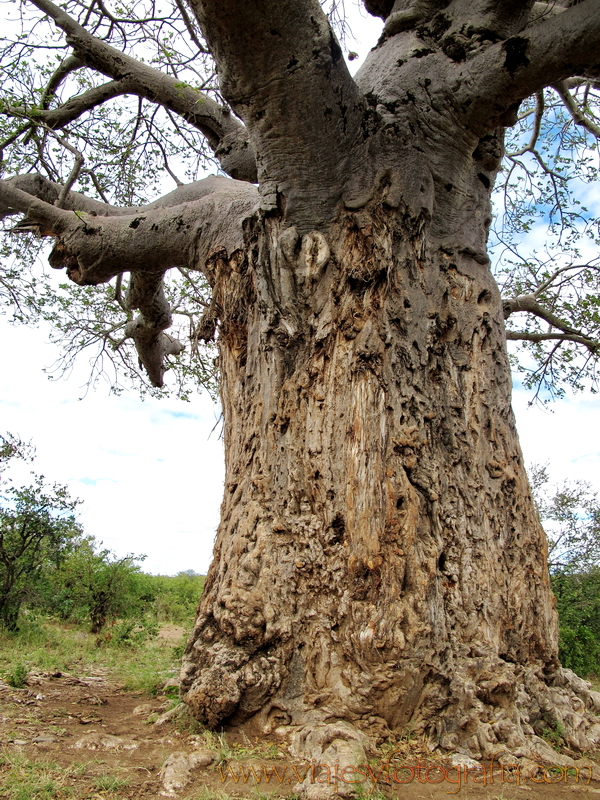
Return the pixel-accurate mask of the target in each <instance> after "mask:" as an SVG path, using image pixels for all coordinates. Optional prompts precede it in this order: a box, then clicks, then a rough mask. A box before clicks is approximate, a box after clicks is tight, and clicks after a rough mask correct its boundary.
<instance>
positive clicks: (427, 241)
mask: <svg viewBox="0 0 600 800" xmlns="http://www.w3.org/2000/svg"><path fill="white" fill-rule="evenodd" d="M35 3H36V5H38V6H39V7H40V8H42V9H43V10H44V11H45V12H46V13H49V14H52V15H53V17H54V18H55V19H56V20H57V24H58V25H60V26H61V27H62V28H63V29H64V30H65V31H66V32H67V33H68V36H69V37H70V41H71V42H73V43H74V44H73V47H74V48H75V50H76V52H77V54H78V55H79V57H81V58H85V59H87V60H88V62H90V63H93V64H94V65H96V66H97V68H99V69H102V70H103V71H104V72H106V74H109V75H111V76H113V77H116V78H119V79H121V78H122V76H121V72H123V71H127V70H129V71H130V72H131V76H130V78H129V79H130V80H134V79H135V80H137V81H138V83H140V87H141V88H139V92H140V93H142V92H146V93H148V91H149V89H148V86H149V83H148V81H149V78H148V76H147V75H146V73H147V72H148V70H142V71H141V73H140V75H138V76H137V78H136V75H135V67H134V66H132V64H130V63H129V61H127V60H125V61H124V62H123V63H122V64H121V63H120V62H114V63H113V61H111V58H109V56H110V53H108V54H107V53H106V52H105V51H104V50H102V48H99V46H98V44H97V41H96V42H92V43H90V42H89V41H88V40H87V39H86V38H85V36H84V35H83V34H82V33H81V30H80V29H79V28H78V27H77V26H74V25H73V24H71V22H69V19H68V18H67V17H66V14H65V13H63V12H62V11H61V10H60V9H57V7H55V6H53V4H52V3H51V2H50V0H35ZM193 5H194V9H195V13H196V16H197V18H198V20H199V22H200V24H201V25H202V27H203V31H204V33H205V36H206V40H207V42H208V44H209V46H210V49H211V52H212V53H213V55H214V57H215V60H216V65H217V69H218V72H219V75H220V80H221V88H222V91H223V94H224V96H225V97H226V99H227V100H228V102H229V103H230V105H231V107H232V109H233V110H234V111H235V112H236V114H237V115H238V116H239V117H240V118H241V119H242V120H243V121H244V123H245V126H246V127H245V128H242V126H241V124H238V123H237V122H234V121H233V118H231V120H230V119H229V117H228V115H227V114H225V115H223V114H221V113H220V112H219V114H217V112H216V111H214V109H212V110H211V107H210V105H209V104H206V106H205V107H204V106H203V115H202V119H201V121H200V122H198V125H200V124H201V125H202V126H204V127H206V129H207V130H209V131H212V133H211V136H213V137H214V138H215V147H216V153H217V155H220V157H222V164H227V163H229V162H228V159H229V161H231V163H232V164H235V169H234V168H233V167H232V168H231V173H232V174H238V175H239V176H240V177H246V178H250V179H251V180H252V179H254V177H256V176H257V177H258V188H255V187H254V186H252V185H251V184H250V183H249V182H248V183H241V182H239V181H232V180H228V179H225V178H212V179H210V180H208V181H205V182H202V183H201V184H197V185H196V186H194V187H192V188H188V189H186V188H185V187H184V188H182V189H180V190H177V192H175V193H173V195H172V196H171V197H170V198H169V197H167V198H165V199H164V200H163V201H162V202H160V201H159V202H157V203H154V204H151V205H150V206H147V207H145V208H142V209H131V210H129V211H127V212H126V213H125V214H124V213H122V211H120V210H117V209H114V208H112V207H108V206H106V207H104V208H103V209H100V208H98V207H97V206H99V205H101V204H95V205H93V207H92V206H90V203H89V201H86V200H85V199H84V198H81V196H77V195H75V194H74V193H71V194H70V195H68V196H67V197H66V198H65V208H64V209H59V208H56V206H55V205H50V203H51V202H52V198H53V197H55V196H56V195H57V189H56V186H54V185H52V184H49V183H48V182H46V184H44V185H43V186H42V185H40V186H38V187H37V188H36V187H35V186H33V179H32V178H31V177H30V176H21V177H20V178H18V179H17V178H15V179H14V180H13V181H11V182H2V184H0V200H2V201H3V202H4V203H6V204H7V208H8V209H9V211H8V213H10V210H11V209H13V210H14V209H16V208H19V209H20V210H22V211H26V212H27V213H28V215H29V216H30V217H31V218H32V219H34V220H36V221H39V222H40V223H44V224H45V225H50V226H51V227H53V229H54V231H55V232H56V233H57V235H59V237H60V238H59V243H58V245H57V247H56V248H55V254H54V258H55V260H56V259H59V260H61V263H63V262H64V264H65V265H66V266H67V269H68V270H69V274H70V276H71V277H72V278H73V279H74V280H76V282H78V283H81V284H85V283H98V282H102V281H106V280H108V279H110V278H111V277H112V276H114V275H117V274H118V273H119V272H120V271H121V270H122V269H123V264H124V263H127V265H128V269H130V270H131V272H132V275H133V278H132V281H131V287H130V291H129V296H128V299H127V303H128V304H129V307H130V308H139V309H140V317H139V318H138V321H137V322H136V323H135V325H133V327H132V329H131V331H130V335H131V336H132V337H133V338H134V339H135V341H136V345H137V347H138V350H139V352H140V355H141V358H142V361H143V363H144V365H145V366H146V368H147V370H148V372H149V374H150V376H151V378H152V380H153V381H154V382H155V383H157V384H160V383H161V382H162V374H163V371H164V369H163V360H164V354H165V353H175V352H178V344H177V343H175V342H173V341H172V340H170V339H169V337H168V336H166V334H164V333H163V331H164V329H165V328H166V327H167V326H168V324H169V321H170V309H169V307H168V304H167V303H166V300H165V298H164V295H163V294H162V289H161V280H162V274H163V273H164V271H165V270H166V269H168V268H169V267H172V266H176V265H181V264H183V265H185V266H187V267H188V268H194V269H199V270H202V271H204V273H205V274H206V275H207V277H208V279H209V281H210V283H211V285H212V288H213V299H212V303H211V306H210V308H209V309H208V310H207V311H206V313H205V316H204V319H203V322H202V325H201V331H200V332H201V333H202V335H204V336H206V337H209V336H210V335H211V334H212V333H214V331H215V330H216V329H217V328H218V334H219V346H220V371H221V381H222V387H221V388H222V402H223V415H224V436H225V449H226V485H225V498H224V500H223V506H222V520H221V524H220V527H219V531H218V537H217V542H216V547H215V559H214V561H213V564H212V566H211V569H210V573H209V576H208V579H207V582H206V587H205V592H204V595H203V598H202V601H201V605H200V608H199V614H198V618H197V621H196V625H195V628H194V632H193V635H192V637H191V640H190V643H189V645H188V648H187V650H186V653H185V657H184V667H183V672H182V692H183V697H184V699H185V701H186V702H187V703H188V705H189V707H190V708H191V710H192V712H193V714H194V715H195V716H196V717H197V718H198V719H199V720H201V721H203V722H205V723H207V724H209V725H211V726H219V725H221V724H224V723H229V724H239V725H244V726H246V727H247V728H248V729H249V730H259V731H262V732H273V731H276V732H280V733H285V734H287V735H289V736H290V737H291V739H292V742H293V747H294V752H296V753H298V754H302V755H305V756H306V755H308V756H314V757H318V758H321V759H323V760H325V762H326V763H327V761H328V760H330V761H331V760H334V761H335V760H337V761H339V762H348V763H350V762H351V761H352V760H353V759H357V758H362V757H364V753H363V752H362V748H363V747H364V746H365V745H366V744H367V743H368V741H369V740H373V739H377V738H381V737H385V736H388V735H390V734H393V733H394V732H398V731H402V730H404V729H405V728H406V726H410V728H411V729H412V730H413V731H416V732H420V733H427V734H429V735H430V737H431V742H432V747H435V746H439V747H441V748H443V749H445V750H459V751H462V752H463V753H467V754H471V755H474V756H477V757H491V756H492V755H494V754H497V753H498V752H500V751H503V752H504V755H503V756H501V757H500V760H505V761H506V760H507V761H509V762H512V760H513V759H514V758H523V759H535V760H539V759H542V760H545V761H549V762H550V763H553V762H556V760H557V759H558V758H559V756H558V755H557V754H555V753H553V751H552V750H550V748H549V747H548V746H547V745H546V744H545V743H544V742H543V740H542V739H541V738H540V737H539V734H540V733H541V732H542V731H543V730H544V729H546V728H550V729H552V728H554V727H555V725H556V723H560V725H561V726H562V728H561V730H563V731H564V734H563V735H564V737H565V739H566V741H567V742H568V744H569V745H570V746H571V748H573V749H574V750H586V749H590V748H592V747H594V746H595V744H597V742H598V741H599V740H600V725H598V724H595V723H594V718H593V717H592V716H591V713H592V712H593V711H594V710H600V697H599V696H598V695H595V694H594V693H592V692H590V691H589V690H588V688H587V686H586V684H585V683H584V682H583V681H580V680H579V679H577V678H576V677H575V676H574V675H573V674H572V673H570V672H569V671H566V670H563V669H561V668H560V665H559V663H558V658H557V620H556V614H555V611H554V601H553V598H552V594H551V591H550V586H549V579H548V572H547V566H546V556H547V553H546V543H545V537H544V533H543V531H542V529H541V526H540V523H539V520H538V519H537V516H536V512H535V509H534V507H533V503H532V499H531V494H530V491H529V488H528V484H527V478H526V474H525V470H524V465H523V459H522V455H521V453H520V450H519V445H518V440H517V435H516V432H515V426H514V419H513V415H512V411H511V407H510V386H511V382H510V372H509V366H508V361H507V355H506V349H505V339H506V336H505V331H504V324H503V309H502V303H501V299H500V296H499V292H498V289H497V286H496V284H495V283H494V280H493V278H492V276H491V273H490V267H489V260H488V257H487V255H486V240H487V232H488V229H489V225H490V221H491V207H490V195H491V191H492V188H493V185H494V180H495V177H496V171H497V169H498V167H499V164H500V159H501V156H502V132H503V129H504V127H506V126H507V125H511V124H513V122H514V120H515V114H516V111H517V109H518V105H519V102H520V101H521V100H522V99H523V98H525V97H527V96H528V95H529V94H531V93H532V92H535V91H537V90H539V88H540V87H543V86H545V85H548V84H551V83H553V82H557V81H561V80H563V79H564V78H565V77H566V76H570V75H577V74H579V72H578V71H583V70H585V69H587V68H589V67H593V66H594V65H595V64H596V59H597V42H598V40H599V39H600V2H598V0H586V2H583V3H581V4H577V5H576V6H575V7H574V8H570V9H568V10H564V8H562V6H558V7H557V8H558V9H562V11H561V14H554V11H556V10H557V9H556V8H554V5H555V4H551V6H552V7H550V5H547V4H542V6H543V7H542V10H541V12H540V11H539V9H538V8H537V7H538V6H539V5H540V4H537V3H536V4H534V3H533V2H532V0H527V2H523V3H514V0H497V2H493V3H490V2H488V0H480V2H475V3H473V2H470V1H469V2H467V0H453V2H451V3H449V2H445V1H444V0H433V1H432V2H414V3H407V2H403V0H397V2H396V3H392V2H391V0H390V1H389V2H388V0H369V2H368V3H366V5H367V6H368V8H369V9H370V10H372V11H373V12H374V13H378V14H381V16H383V17H387V22H386V27H385V30H384V35H383V37H382V40H381V41H380V42H379V44H378V46H377V48H376V49H375V50H373V51H372V53H371V55H370V57H369V58H368V59H367V62H366V64H365V65H364V67H363V69H362V70H361V72H360V73H359V74H358V75H357V76H356V78H355V79H353V78H351V77H350V75H349V73H348V71H347V69H346V66H345V64H344V61H343V58H342V54H341V50H340V48H339V45H338V44H337V42H336V40H335V37H334V36H333V34H332V32H331V29H330V27H329V25H328V22H327V20H326V18H325V16H324V15H323V14H322V12H321V9H320V7H319V5H318V3H317V2H316V0H315V1H313V0H293V1H292V0H260V1H259V0H257V2H253V3H245V2H244V3H242V2H240V0H194V2H193ZM536 9H537V10H536ZM549 10H550V11H551V12H552V13H551V14H549V15H548V16H547V17H546V16H545V15H546V12H547V11H549ZM531 14H533V16H534V17H536V14H537V17H536V21H535V24H533V22H532V19H531V17H530V15H531ZM538 17H541V20H542V21H541V22H539V20H538ZM528 19H529V20H530V22H531V23H532V24H531V25H529V23H528ZM528 25H529V26H528ZM78 37H79V38H78ZM90 38H91V39H92V40H93V37H90ZM77 48H79V49H77ZM130 61H133V60H132V59H130ZM98 65H100V66H98ZM111 70H112V71H111ZM138 71H139V70H138ZM142 73H143V74H142ZM142 84H143V85H142ZM161 86H162V89H163V91H164V93H165V97H166V98H167V100H165V103H166V104H167V105H168V104H169V103H171V105H172V106H174V104H175V100H174V99H173V97H174V96H175V95H174V89H175V87H173V86H171V84H170V83H168V82H167V83H166V84H164V85H162V84H161ZM175 94H176V93H175ZM144 96H145V95H144ZM169 98H170V99H169ZM182 98H183V95H182V97H181V98H179V99H178V100H177V102H178V103H180V104H181V103H183V102H184V100H183V99H182ZM195 105H199V103H197V102H196V101H195ZM195 113H196V115H198V112H197V110H196V112H195ZM189 114H190V115H192V112H191V111H190V112H189ZM211 114H213V116H214V115H217V116H218V119H216V118H215V119H216V121H215V119H213V120H212V123H211V122H210V117H211ZM219 115H220V116H219ZM192 116H193V115H192ZM224 120H225V121H224ZM225 122H227V124H225ZM209 123H210V124H209ZM213 123H214V124H213ZM211 126H212V127H211ZM254 155H255V156H256V159H255V161H254ZM249 159H250V161H252V163H251V164H250V166H248V160H249ZM254 167H256V172H255V171H254ZM225 168H227V167H225ZM32 195H35V196H36V197H37V198H45V199H37V200H34V199H33V197H32ZM78 209H79V211H78ZM0 210H1V209H0ZM72 210H75V211H77V214H76V215H75V219H74V216H73V213H72ZM91 212H93V213H94V215H95V216H91ZM88 214H90V216H88ZM133 231H134V232H135V233H134V232H133ZM59 265H60V264H59Z"/></svg>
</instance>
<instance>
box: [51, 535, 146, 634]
mask: <svg viewBox="0 0 600 800" xmlns="http://www.w3.org/2000/svg"><path fill="white" fill-rule="evenodd" d="M144 558H145V556H143V555H139V556H134V555H133V554H129V555H127V556H125V557H124V558H117V557H116V556H115V554H114V553H111V552H110V550H107V549H105V548H101V547H99V546H98V543H97V542H96V541H95V540H94V538H93V537H91V536H85V537H83V538H80V539H79V540H78V541H77V542H76V544H75V546H74V547H73V549H72V551H71V553H70V554H69V557H68V558H66V559H65V560H64V562H63V563H62V564H61V565H60V566H59V568H58V569H56V570H55V571H54V573H53V574H52V575H51V576H49V577H50V580H49V585H48V587H47V590H49V591H50V592H52V595H53V597H54V608H55V610H59V609H60V612H61V615H62V616H64V617H65V618H69V617H72V616H77V617H78V618H81V617H82V616H83V617H87V619H88V621H89V624H90V631H91V633H100V631H101V630H102V629H103V628H104V627H105V626H106V625H107V624H109V623H113V624H114V623H115V621H116V620H117V619H118V618H120V617H130V618H133V619H136V618H137V619H138V620H141V618H142V617H143V616H144V604H145V603H146V604H147V603H150V602H152V601H153V600H154V592H153V591H152V589H151V587H150V586H149V584H148V581H146V580H144V578H146V577H147V576H142V574H141V570H140V567H139V565H138V564H137V563H136V562H139V561H143V560H144Z"/></svg>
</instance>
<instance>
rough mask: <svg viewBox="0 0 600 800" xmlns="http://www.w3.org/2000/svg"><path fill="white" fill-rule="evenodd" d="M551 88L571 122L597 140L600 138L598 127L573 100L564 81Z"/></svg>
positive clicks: (599, 127)
mask: <svg viewBox="0 0 600 800" xmlns="http://www.w3.org/2000/svg"><path fill="white" fill-rule="evenodd" d="M552 88H553V89H554V90H555V91H556V92H557V93H558V95H559V96H560V99H561V100H562V101H563V103H564V104H565V108H566V109H567V111H568V112H569V114H570V115H571V117H572V118H573V122H575V124H576V125H581V127H582V128H585V129H586V131H589V132H590V133H591V134H593V135H594V136H596V137H597V138H600V126H599V125H596V123H595V122H593V121H592V120H591V119H589V117H586V115H585V114H584V113H583V111H582V110H581V108H580V107H579V105H578V103H577V102H576V100H575V98H574V97H573V95H572V94H571V92H570V91H569V89H568V88H567V85H566V83H565V82H564V81H562V82H561V83H556V84H554V86H553V87H552Z"/></svg>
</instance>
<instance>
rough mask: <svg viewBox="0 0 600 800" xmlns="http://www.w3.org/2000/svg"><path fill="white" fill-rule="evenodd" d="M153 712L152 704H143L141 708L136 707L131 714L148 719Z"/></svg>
mask: <svg viewBox="0 0 600 800" xmlns="http://www.w3.org/2000/svg"><path fill="white" fill-rule="evenodd" d="M153 711H154V709H153V708H152V704H151V703H143V704H142V705H141V706H136V707H135V708H134V709H133V711H132V712H131V713H132V715H133V716H134V717H148V716H150V714H152V712H153Z"/></svg>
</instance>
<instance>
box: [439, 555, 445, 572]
mask: <svg viewBox="0 0 600 800" xmlns="http://www.w3.org/2000/svg"><path fill="white" fill-rule="evenodd" d="M445 566H446V553H444V551H443V550H442V552H441V553H440V557H439V558H438V569H439V571H440V572H443V571H444V567H445Z"/></svg>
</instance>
